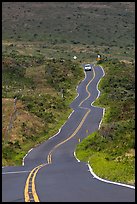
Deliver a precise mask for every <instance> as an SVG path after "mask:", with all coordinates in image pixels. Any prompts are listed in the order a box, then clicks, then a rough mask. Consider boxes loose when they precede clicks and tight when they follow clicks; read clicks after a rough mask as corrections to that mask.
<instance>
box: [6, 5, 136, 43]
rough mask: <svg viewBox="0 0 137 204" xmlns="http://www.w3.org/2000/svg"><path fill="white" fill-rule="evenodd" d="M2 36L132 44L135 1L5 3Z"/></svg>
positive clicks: (7, 37)
mask: <svg viewBox="0 0 137 204" xmlns="http://www.w3.org/2000/svg"><path fill="white" fill-rule="evenodd" d="M2 38H3V39H4V40H6V39H11V40H19V41H45V43H47V44H48V43H52V44H60V43H62V44H67V43H71V44H88V45H102V46H103V45H105V46H118V47H120V46H124V47H126V46H128V47H132V46H134V43H135V2H3V3H2Z"/></svg>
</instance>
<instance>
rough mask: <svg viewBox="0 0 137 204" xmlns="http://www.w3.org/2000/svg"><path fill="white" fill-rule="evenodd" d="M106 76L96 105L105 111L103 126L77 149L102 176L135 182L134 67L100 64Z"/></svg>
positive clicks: (109, 62)
mask: <svg viewBox="0 0 137 204" xmlns="http://www.w3.org/2000/svg"><path fill="white" fill-rule="evenodd" d="M101 65H102V66H103V68H104V70H105V74H106V75H105V76H104V77H103V78H102V80H101V82H100V84H99V90H100V91H101V95H100V97H99V98H98V99H97V100H96V101H95V102H94V105H95V106H101V107H104V108H105V115H104V117H103V121H102V124H101V127H100V129H99V130H97V131H96V132H94V133H92V134H91V135H89V136H88V137H87V138H85V139H84V140H83V141H82V142H81V143H80V144H79V145H78V147H77V148H76V155H77V157H78V158H79V159H80V160H82V161H89V162H90V165H91V166H92V168H93V171H94V172H95V173H96V174H97V175H98V176H100V177H102V178H106V179H108V180H112V181H119V182H123V183H128V184H132V185H134V183H135V93H134V91H135V89H134V88H135V87H134V85H135V83H134V82H135V76H134V65H133V64H132V65H131V64H130V65H129V64H128V65H127V64H125V63H123V62H122V63H120V62H119V61H118V60H111V61H106V62H103V63H102V64H101Z"/></svg>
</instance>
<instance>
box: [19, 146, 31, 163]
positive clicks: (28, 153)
mask: <svg viewBox="0 0 137 204" xmlns="http://www.w3.org/2000/svg"><path fill="white" fill-rule="evenodd" d="M32 150H33V148H31V149H30V150H29V151H28V152H27V154H26V155H25V156H24V157H23V160H22V166H24V160H25V158H26V157H27V156H28V154H29V153H30V152H31V151H32Z"/></svg>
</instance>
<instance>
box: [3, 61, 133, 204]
mask: <svg viewBox="0 0 137 204" xmlns="http://www.w3.org/2000/svg"><path fill="white" fill-rule="evenodd" d="M103 76H104V71H103V69H102V68H101V67H100V66H93V65H92V70H91V71H87V72H85V79H84V80H83V81H82V82H81V83H80V85H79V86H78V87H77V92H78V96H77V98H76V99H75V100H74V101H73V102H72V104H71V105H70V106H71V108H72V109H73V112H72V113H71V115H70V116H69V118H68V120H67V121H66V123H65V124H64V125H63V126H62V127H61V129H60V130H59V132H58V133H57V134H56V135H54V136H53V137H51V138H50V139H49V140H47V141H45V142H44V143H42V144H41V145H39V146H37V147H36V148H33V149H31V150H30V151H29V152H28V154H27V155H26V156H25V158H24V159H23V165H22V166H17V167H3V168H2V202H135V188H134V187H133V186H128V185H122V184H117V183H114V182H109V181H105V180H103V179H100V178H98V177H97V176H96V175H95V174H94V173H92V171H91V168H90V167H89V165H88V164H87V163H85V162H80V161H79V160H78V159H77V158H76V156H75V149H76V145H77V144H78V143H79V142H80V141H81V140H82V139H83V138H85V137H86V136H87V135H89V134H91V133H92V132H94V131H96V130H97V129H98V128H99V126H100V124H101V119H102V116H103V112H104V109H103V108H100V107H94V106H93V105H92V103H93V102H94V101H95V100H96V98H97V97H99V90H98V88H97V87H98V83H99V81H100V79H101V78H102V77H103Z"/></svg>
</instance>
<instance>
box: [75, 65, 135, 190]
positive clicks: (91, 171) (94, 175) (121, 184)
mask: <svg viewBox="0 0 137 204" xmlns="http://www.w3.org/2000/svg"><path fill="white" fill-rule="evenodd" d="M100 67H101V69H102V71H103V76H104V75H105V72H104V69H103V68H102V66H100ZM103 76H102V77H103ZM102 77H101V78H100V80H101V79H102ZM100 80H99V81H98V83H97V90H98V84H99V82H100ZM99 95H100V91H99V90H98V96H97V98H98V97H99ZM97 98H96V99H97ZM96 99H95V100H96ZM93 103H94V101H93V102H92V103H91V106H93V105H92V104H93ZM93 107H96V106H93ZM104 114H105V108H103V116H102V118H103V117H104ZM101 122H102V119H101V121H100V124H99V128H100V125H101ZM74 157H75V159H76V160H77V161H78V162H80V160H79V159H78V158H77V157H76V153H75V151H74ZM87 165H88V168H89V171H90V173H91V174H92V175H93V178H96V179H98V180H100V181H103V182H106V183H111V184H116V185H120V186H124V187H128V188H132V189H135V187H134V186H130V185H127V184H123V183H118V182H113V181H108V180H105V179H102V178H100V177H98V176H97V175H96V174H95V173H94V172H93V170H92V168H91V166H90V164H89V161H88V164H87Z"/></svg>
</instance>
